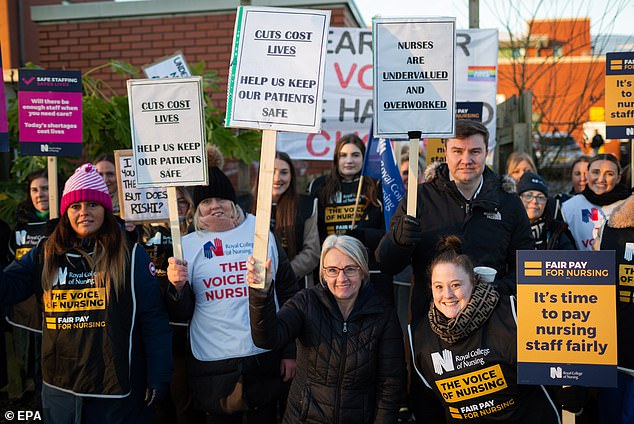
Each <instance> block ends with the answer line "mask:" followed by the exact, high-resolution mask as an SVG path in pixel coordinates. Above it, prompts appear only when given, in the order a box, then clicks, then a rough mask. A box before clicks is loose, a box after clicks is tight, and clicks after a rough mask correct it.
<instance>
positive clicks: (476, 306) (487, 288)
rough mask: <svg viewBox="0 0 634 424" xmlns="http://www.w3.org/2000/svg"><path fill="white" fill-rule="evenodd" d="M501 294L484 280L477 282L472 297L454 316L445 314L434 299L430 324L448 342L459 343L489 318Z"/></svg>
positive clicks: (430, 312) (430, 313)
mask: <svg viewBox="0 0 634 424" xmlns="http://www.w3.org/2000/svg"><path fill="white" fill-rule="evenodd" d="M499 297H500V295H499V294H498V292H497V291H496V290H495V288H494V287H493V286H492V285H491V284H489V283H487V282H484V281H478V282H476V285H475V287H474V288H473V293H472V294H471V299H470V300H469V303H467V306H465V307H464V309H463V310H461V311H460V312H458V315H456V316H455V317H454V318H451V319H449V318H447V317H446V316H444V315H443V314H442V313H441V312H440V311H439V310H438V309H436V306H434V302H433V300H432V302H431V305H430V307H429V325H430V326H431V329H432V330H433V332H434V333H436V334H438V336H439V337H440V338H441V339H443V340H444V341H446V342H447V343H452V344H453V343H457V342H459V341H460V340H462V339H464V338H467V337H469V336H470V335H471V334H472V333H474V332H475V331H476V330H478V329H479V328H480V327H482V325H483V324H484V323H485V322H486V321H487V320H488V319H489V317H490V316H491V314H492V313H493V310H494V309H495V305H497V303H498V299H499Z"/></svg>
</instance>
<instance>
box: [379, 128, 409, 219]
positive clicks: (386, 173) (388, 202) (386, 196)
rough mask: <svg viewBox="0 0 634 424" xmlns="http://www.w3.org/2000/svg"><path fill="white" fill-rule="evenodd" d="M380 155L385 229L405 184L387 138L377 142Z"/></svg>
mask: <svg viewBox="0 0 634 424" xmlns="http://www.w3.org/2000/svg"><path fill="white" fill-rule="evenodd" d="M378 145H379V153H380V155H381V186H382V187H383V217H384V218H385V230H386V231H387V229H388V227H389V226H390V220H391V219H392V215H394V211H396V207H397V206H398V204H399V203H400V202H401V199H402V198H403V196H404V195H405V186H404V185H403V180H401V173H400V172H399V171H398V167H397V166H396V162H395V161H394V153H393V152H392V145H391V143H390V141H389V140H387V139H385V138H382V139H380V140H379V142H378Z"/></svg>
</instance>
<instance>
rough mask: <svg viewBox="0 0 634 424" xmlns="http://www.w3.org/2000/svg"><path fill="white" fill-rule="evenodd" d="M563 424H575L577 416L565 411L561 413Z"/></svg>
mask: <svg viewBox="0 0 634 424" xmlns="http://www.w3.org/2000/svg"><path fill="white" fill-rule="evenodd" d="M561 424H575V414H573V413H572V412H570V411H566V410H565V409H564V410H562V411H561Z"/></svg>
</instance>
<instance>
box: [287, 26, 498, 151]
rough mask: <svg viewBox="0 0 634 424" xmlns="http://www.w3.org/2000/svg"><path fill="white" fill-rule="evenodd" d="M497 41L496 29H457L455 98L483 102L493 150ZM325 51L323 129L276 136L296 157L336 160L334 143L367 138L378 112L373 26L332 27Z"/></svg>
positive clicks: (483, 117) (483, 111)
mask: <svg viewBox="0 0 634 424" xmlns="http://www.w3.org/2000/svg"><path fill="white" fill-rule="evenodd" d="M497 46H498V32H497V30H496V29H479V28H478V29H458V30H456V67H455V72H456V74H455V84H456V100H457V101H458V102H482V123H483V124H485V125H486V127H487V129H488V130H489V135H490V137H489V150H491V151H492V150H493V149H494V147H495V96H496V93H497V72H496V71H497ZM326 53H327V54H326V70H325V74H324V96H323V99H324V100H323V112H322V124H321V128H322V130H321V132H319V133H318V134H305V133H291V132H287V133H280V134H278V137H277V143H278V150H281V151H284V152H286V153H288V154H289V155H290V157H292V158H293V159H302V160H332V155H333V151H334V147H335V143H336V141H337V140H338V139H339V138H341V136H343V135H344V134H350V133H355V134H357V135H359V137H361V139H362V140H363V141H364V142H367V140H368V126H369V123H370V122H371V121H372V118H373V116H374V108H373V102H372V90H373V87H374V83H373V82H372V31H371V30H369V29H366V28H333V27H331V28H330V31H329V35H328V45H327V50H326ZM456 107H457V106H456Z"/></svg>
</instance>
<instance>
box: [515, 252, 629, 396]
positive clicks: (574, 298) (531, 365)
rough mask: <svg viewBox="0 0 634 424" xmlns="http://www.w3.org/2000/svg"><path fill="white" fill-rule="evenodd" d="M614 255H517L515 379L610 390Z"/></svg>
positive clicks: (612, 379)
mask: <svg viewBox="0 0 634 424" xmlns="http://www.w3.org/2000/svg"><path fill="white" fill-rule="evenodd" d="M614 273H615V268H614V251H592V252H587V251H585V252H582V251H570V250H556V251H552V250H550V251H549V250H522V251H518V252H517V380H518V382H519V383H520V384H548V385H574V386H594V387H616V373H617V371H616V364H617V345H616V287H615V278H614V277H615V276H614Z"/></svg>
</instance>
